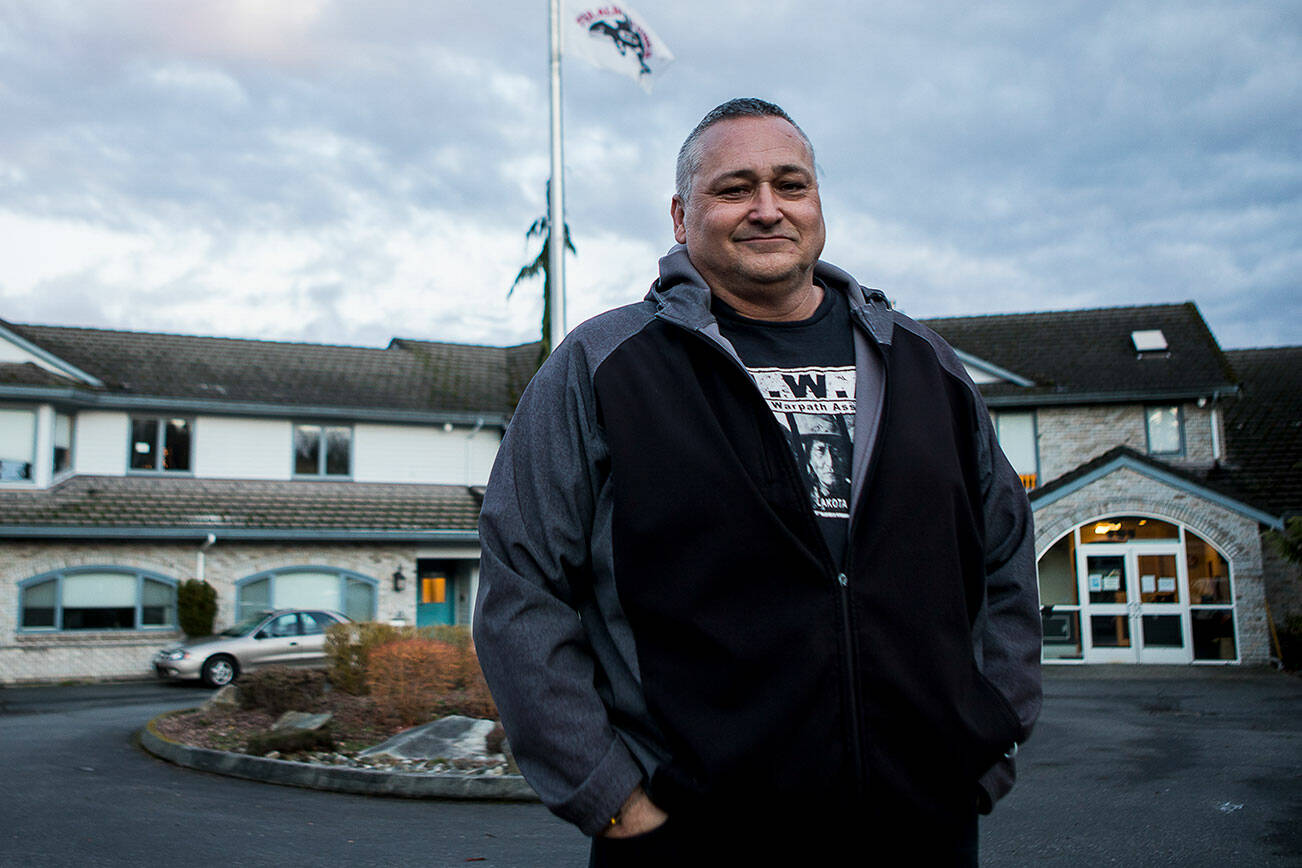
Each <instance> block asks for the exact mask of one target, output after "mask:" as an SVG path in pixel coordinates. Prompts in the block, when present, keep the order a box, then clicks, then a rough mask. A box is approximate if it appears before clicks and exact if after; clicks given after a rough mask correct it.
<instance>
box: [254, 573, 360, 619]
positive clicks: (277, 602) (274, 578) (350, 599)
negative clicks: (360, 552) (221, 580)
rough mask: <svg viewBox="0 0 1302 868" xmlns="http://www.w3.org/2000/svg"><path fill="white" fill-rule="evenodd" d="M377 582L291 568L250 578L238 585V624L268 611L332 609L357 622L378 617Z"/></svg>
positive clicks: (354, 574) (346, 574)
mask: <svg viewBox="0 0 1302 868" xmlns="http://www.w3.org/2000/svg"><path fill="white" fill-rule="evenodd" d="M377 584H378V583H377V582H376V581H375V580H374V579H368V578H367V577H366V576H363V575H361V574H360V573H353V572H350V571H348V570H340V569H333V568H330V567H291V568H288V569H282V570H272V571H269V572H265V573H258V574H256V575H253V576H249V577H248V578H247V579H244V580H243V581H241V582H240V583H239V584H238V585H237V589H236V590H237V607H238V613H239V620H241V621H242V620H244V619H245V618H248V617H252V616H253V615H255V614H257V613H258V612H262V611H266V610H268V609H332V610H334V611H336V612H343V613H344V614H345V615H347V616H348V617H349V618H352V619H353V620H354V621H369V620H371V619H372V618H373V617H375V589H376V586H377Z"/></svg>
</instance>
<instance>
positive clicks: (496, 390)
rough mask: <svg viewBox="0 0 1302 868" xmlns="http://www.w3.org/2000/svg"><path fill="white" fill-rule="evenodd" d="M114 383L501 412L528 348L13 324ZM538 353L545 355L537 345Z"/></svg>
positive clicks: (195, 393)
mask: <svg viewBox="0 0 1302 868" xmlns="http://www.w3.org/2000/svg"><path fill="white" fill-rule="evenodd" d="M7 325H8V328H9V329H10V330H12V331H13V332H14V333H15V334H17V335H18V336H20V337H22V338H24V339H26V340H28V341H30V342H31V343H33V344H35V345H37V346H39V347H40V348H42V349H44V350H46V351H47V352H49V353H51V354H53V355H55V356H57V357H58V358H60V359H63V360H64V361H67V362H69V363H70V364H72V365H75V366H76V367H78V368H80V369H82V370H84V371H87V372H88V373H91V374H94V375H95V376H96V377H98V378H100V379H101V380H103V381H104V384H105V385H104V389H105V390H106V391H109V392H112V393H117V394H125V395H139V396H149V397H158V398H176V399H198V400H204V401H225V402H242V403H257V404H272V405H290V406H300V407H346V408H363V409H385V410H399V411H418V412H448V413H456V412H462V413H476V412H477V413H500V414H504V415H507V414H509V413H510V412H511V410H512V409H513V407H514V397H515V395H513V393H512V384H513V381H514V378H516V377H517V376H518V372H517V371H516V367H517V366H516V363H515V362H516V358H517V357H518V356H519V355H520V353H521V352H523V351H524V348H522V347H490V346H475V345H470V344H450V343H434V342H429V341H405V340H394V341H393V342H391V343H390V345H389V346H388V347H387V348H385V349H376V348H368V347H350V346H337V345H329V344H308V343H291V342H280V341H256V340H245V339H236V338H217V337H197V336H193V335H174V334H156V333H149V332H130V331H112V330H107V329H87V328H70V327H64V326H45V325H23V324H12V323H11V324H7ZM525 346H526V347H533V348H534V350H533V351H534V352H535V353H536V352H537V350H536V348H537V346H538V345H537V344H530V345H525Z"/></svg>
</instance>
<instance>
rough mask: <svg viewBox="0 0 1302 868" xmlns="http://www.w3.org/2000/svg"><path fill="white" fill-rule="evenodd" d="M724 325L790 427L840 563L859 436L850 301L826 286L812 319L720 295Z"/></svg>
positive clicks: (717, 308) (714, 304) (718, 311)
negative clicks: (755, 308) (758, 312)
mask: <svg viewBox="0 0 1302 868" xmlns="http://www.w3.org/2000/svg"><path fill="white" fill-rule="evenodd" d="M711 310H712V311H713V312H714V314H715V317H716V318H717V319H718V321H719V330H720V331H721V332H722V333H723V336H724V337H725V338H727V339H728V340H729V342H731V343H732V345H733V347H735V348H736V350H737V354H738V355H739V356H741V360H742V364H744V365H745V366H746V369H747V370H748V371H750V374H751V376H752V377H754V379H755V383H756V385H758V386H759V389H760V394H762V395H763V396H764V400H765V401H766V402H768V405H769V409H770V410H772V411H773V415H774V417H775V418H776V419H777V421H778V424H779V425H781V426H782V430H783V431H784V432H785V433H786V435H787V442H788V443H789V444H790V446H791V452H792V454H793V455H794V456H795V459H796V465H797V466H798V467H799V468H800V472H801V475H802V478H803V479H804V481H805V485H806V486H807V487H808V490H809V503H810V505H811V506H812V507H813V509H814V515H815V516H817V517H818V523H819V526H820V527H821V528H822V530H823V536H824V538H825V539H826V540H827V548H828V551H830V552H831V553H832V559H833V560H834V561H836V562H837V563H840V561H841V559H842V556H843V554H844V551H845V541H846V536H847V533H848V527H847V525H848V524H849V518H850V462H851V457H852V455H853V451H854V450H853V440H854V413H855V403H854V382H855V375H854V336H853V333H852V332H851V326H850V305H849V303H848V302H847V301H846V298H845V296H844V295H843V294H841V293H839V292H837V291H835V290H830V289H827V288H826V287H824V289H823V301H822V303H821V304H819V306H818V310H816V311H814V315H813V316H811V317H810V318H809V319H805V320H799V321H796V322H773V321H770V320H757V319H749V318H747V317H744V316H742V315H741V314H739V313H737V312H736V311H735V310H733V309H732V308H731V307H730V306H729V305H728V304H726V303H725V302H724V301H722V300H721V299H719V298H718V297H717V296H715V297H714V298H713V299H712V301H711Z"/></svg>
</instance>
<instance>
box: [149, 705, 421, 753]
mask: <svg viewBox="0 0 1302 868" xmlns="http://www.w3.org/2000/svg"><path fill="white" fill-rule="evenodd" d="M308 710H311V711H313V712H320V711H328V712H330V713H331V714H332V715H334V716H333V717H332V718H331V720H330V730H331V733H332V735H333V737H334V740H335V744H336V749H337V750H338V752H339V753H341V754H355V753H356V752H357V751H360V750H363V749H365V748H367V747H370V746H372V745H375V744H379V743H380V742H382V741H384V740H385V739H386V738H388V737H389V736H391V735H394V734H395V733H398V732H401V731H402V730H403V729H406V727H405V726H404V725H403V724H402V723H400V722H398V721H397V720H394V719H393V718H392V717H390V716H389V715H387V714H385V713H384V712H383V711H382V710H380V709H377V708H376V706H375V703H374V702H373V701H372V700H371V698H370V697H369V696H353V695H352V694H348V693H344V692H343V691H341V690H332V691H330V692H328V693H326V695H325V696H324V697H322V699H321V700H320V701H319V702H318V703H317V707H315V708H312V709H308ZM275 722H276V716H275V715H272V714H270V713H268V712H266V711H263V710H261V709H247V710H246V709H241V708H212V709H199V710H197V711H190V712H185V713H183V714H169V715H166V716H164V717H162V718H160V719H159V720H158V722H157V724H156V726H157V729H158V732H159V734H161V735H163V736H164V737H166V738H169V739H171V740H172V741H177V742H181V743H182V744H188V745H192V746H194V747H206V748H212V749H214V750H227V751H235V752H237V753H246V752H247V748H248V742H249V738H250V737H251V736H254V735H258V734H261V733H264V732H266V731H267V730H269V729H271V725H272V724H273V723H275Z"/></svg>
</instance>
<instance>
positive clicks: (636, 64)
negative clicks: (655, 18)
mask: <svg viewBox="0 0 1302 868" xmlns="http://www.w3.org/2000/svg"><path fill="white" fill-rule="evenodd" d="M562 15H563V21H562V24H561V34H562V35H561V52H562V53H563V54H568V55H572V56H575V57H582V58H583V59H584V60H586V61H588V62H589V63H591V64H592V65H593V66H596V67H598V68H600V69H608V70H610V71H611V72H618V73H621V74H623V75H627V76H628V77H629V78H631V79H633V80H634V81H636V82H637V83H638V84H640V85H642V89H643V90H645V91H646V92H647V93H650V92H651V83H652V79H653V78H656V77H658V76H659V75H660V74H661V72H662V71H663V70H664V68H665V67H666V66H668V65H669V63H670V62H671V61H672V60H673V59H674V56H673V54H672V53H671V52H670V51H669V47H668V46H667V45H665V44H664V43H663V42H662V41H661V40H660V37H659V36H657V35H656V32H655V31H654V30H652V29H651V28H650V27H649V26H648V25H647V23H646V20H645V19H643V18H642V16H641V15H639V14H638V13H637V12H636V11H635V10H634V9H633V8H632V7H630V6H629V5H628V4H627V3H623V2H621V3H618V4H615V3H606V4H597V3H589V2H584V0H564V12H563V13H562Z"/></svg>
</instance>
